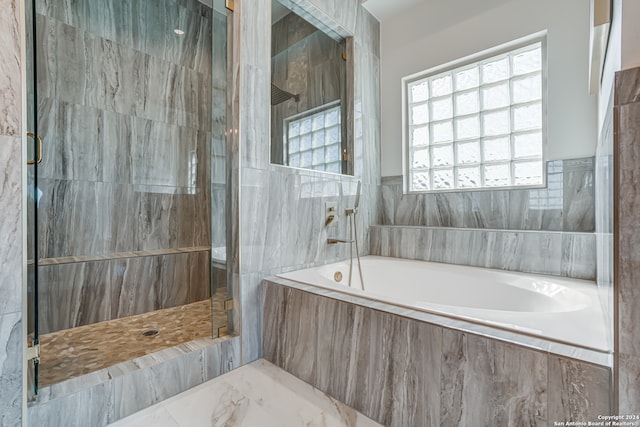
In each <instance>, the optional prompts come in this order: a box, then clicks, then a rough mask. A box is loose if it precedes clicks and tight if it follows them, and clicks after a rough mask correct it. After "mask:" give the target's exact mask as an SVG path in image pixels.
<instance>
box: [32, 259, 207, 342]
mask: <svg viewBox="0 0 640 427" xmlns="http://www.w3.org/2000/svg"><path fill="white" fill-rule="evenodd" d="M209 258H210V252H209V251H208V250H204V251H199V252H187V253H181V254H169V255H154V256H135V257H131V258H120V259H111V260H99V261H86V262H73V263H68V264H54V265H44V266H40V267H39V276H38V280H39V286H38V297H39V310H38V314H39V332H40V333H41V334H47V333H50V332H56V331H60V330H63V329H69V328H74V327H77V326H84V325H89V324H92V323H97V322H102V321H105V320H111V319H118V318H121V317H126V316H133V315H136V314H142V313H147V312H150V311H154V310H160V309H163V308H170V307H176V306H178V305H183V304H189V303H192V302H196V301H202V300H204V299H207V298H209V297H210V296H211V289H210V284H209V271H210V262H209Z"/></svg>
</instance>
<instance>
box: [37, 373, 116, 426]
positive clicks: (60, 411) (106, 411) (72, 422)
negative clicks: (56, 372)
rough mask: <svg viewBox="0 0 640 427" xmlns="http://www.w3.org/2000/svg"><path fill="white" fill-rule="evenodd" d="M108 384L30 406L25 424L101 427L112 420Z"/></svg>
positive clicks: (110, 396)
mask: <svg viewBox="0 0 640 427" xmlns="http://www.w3.org/2000/svg"><path fill="white" fill-rule="evenodd" d="M112 393H113V389H112V384H111V383H110V382H106V383H103V384H100V385H98V386H96V387H92V388H90V389H88V390H85V391H82V392H78V393H75V394H71V395H67V396H64V397H60V398H57V399H53V400H49V401H48V402H44V403H41V404H36V405H33V406H30V407H29V408H28V410H27V415H28V419H29V424H30V425H34V426H39V425H46V426H51V427H82V426H86V425H92V426H105V425H107V422H108V421H109V420H110V419H111V418H112V416H113V406H112V405H111V402H110V401H111V400H112Z"/></svg>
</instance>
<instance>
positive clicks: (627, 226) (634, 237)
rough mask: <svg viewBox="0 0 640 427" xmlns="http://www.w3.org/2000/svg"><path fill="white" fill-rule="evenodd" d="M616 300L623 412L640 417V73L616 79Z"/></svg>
mask: <svg viewBox="0 0 640 427" xmlns="http://www.w3.org/2000/svg"><path fill="white" fill-rule="evenodd" d="M615 91H616V95H615V111H614V126H615V128H614V129H615V130H614V135H615V136H614V138H615V142H614V144H615V148H614V163H615V165H614V191H615V193H614V212H615V217H614V236H615V248H614V254H615V256H614V268H615V270H614V271H615V273H614V278H615V284H614V292H615V295H614V298H615V301H616V304H617V319H616V322H617V336H616V340H615V350H616V352H617V371H616V373H617V385H618V406H619V407H618V412H619V413H621V414H638V413H640V268H639V266H640V239H638V236H639V235H640V219H639V218H640V217H639V216H638V206H639V201H640V193H639V191H638V180H640V68H634V69H630V70H624V71H621V72H618V73H617V74H616V88H615Z"/></svg>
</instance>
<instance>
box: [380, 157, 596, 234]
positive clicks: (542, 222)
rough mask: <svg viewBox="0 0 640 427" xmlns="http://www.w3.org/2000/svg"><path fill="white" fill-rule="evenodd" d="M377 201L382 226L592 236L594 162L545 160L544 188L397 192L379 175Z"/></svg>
mask: <svg viewBox="0 0 640 427" xmlns="http://www.w3.org/2000/svg"><path fill="white" fill-rule="evenodd" d="M382 202H383V215H382V224H384V225H424V226H431V227H456V228H494V229H514V230H545V231H578V232H593V231H594V230H595V216H594V215H595V210H594V160H593V158H582V159H574V160H555V161H550V162H547V188H544V189H530V190H496V191H461V192H453V193H430V194H403V189H402V177H385V178H383V179H382Z"/></svg>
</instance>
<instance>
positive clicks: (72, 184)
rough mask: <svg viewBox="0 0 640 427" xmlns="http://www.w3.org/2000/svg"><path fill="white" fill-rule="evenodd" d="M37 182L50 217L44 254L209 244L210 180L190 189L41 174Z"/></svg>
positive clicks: (41, 202) (42, 244) (43, 209)
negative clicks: (63, 177)
mask: <svg viewBox="0 0 640 427" xmlns="http://www.w3.org/2000/svg"><path fill="white" fill-rule="evenodd" d="M38 188H39V191H40V194H39V197H40V200H39V212H40V218H43V219H48V220H47V221H43V223H42V224H41V226H40V230H41V232H40V235H41V238H40V240H39V245H40V253H39V255H40V257H41V258H60V257H68V256H85V255H93V256H96V255H103V254H110V253H117V252H131V251H144V250H155V249H167V248H180V247H193V246H208V245H209V239H210V235H209V233H210V231H209V230H210V229H209V227H210V221H209V218H208V215H209V212H210V210H209V209H210V208H209V204H210V203H209V200H210V195H209V192H208V191H205V188H208V186H207V187H199V188H197V189H194V192H195V194H190V192H191V189H189V188H183V189H177V190H178V192H176V193H173V192H159V191H160V190H164V191H166V190H167V188H166V187H159V188H139V187H137V186H133V185H126V184H115V183H107V182H90V181H78V180H73V181H68V180H50V179H42V180H40V181H39V184H38ZM150 190H151V191H150ZM96 230H99V231H98V232H97V233H96ZM62 236H64V238H62ZM87 236H91V237H92V238H87Z"/></svg>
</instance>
